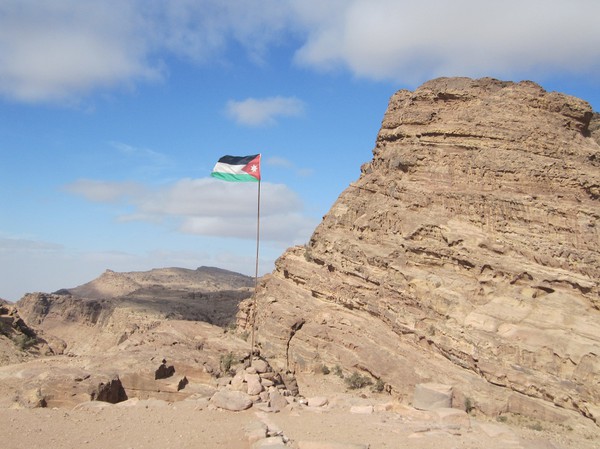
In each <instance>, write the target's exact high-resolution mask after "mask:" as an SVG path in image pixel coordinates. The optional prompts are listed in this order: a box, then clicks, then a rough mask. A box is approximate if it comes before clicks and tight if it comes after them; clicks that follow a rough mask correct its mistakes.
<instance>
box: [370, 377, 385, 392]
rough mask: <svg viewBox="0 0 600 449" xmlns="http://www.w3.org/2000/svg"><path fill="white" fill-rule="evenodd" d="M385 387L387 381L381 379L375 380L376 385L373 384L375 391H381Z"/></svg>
mask: <svg viewBox="0 0 600 449" xmlns="http://www.w3.org/2000/svg"><path fill="white" fill-rule="evenodd" d="M384 389H385V382H384V381H383V380H381V379H377V381H375V385H373V391H374V392H375V393H381V392H382V391H383V390H384Z"/></svg>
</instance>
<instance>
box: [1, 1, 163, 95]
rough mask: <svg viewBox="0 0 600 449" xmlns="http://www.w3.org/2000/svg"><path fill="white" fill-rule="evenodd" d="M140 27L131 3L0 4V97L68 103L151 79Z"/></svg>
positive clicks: (156, 75) (154, 72) (152, 71)
mask: <svg viewBox="0 0 600 449" xmlns="http://www.w3.org/2000/svg"><path fill="white" fill-rule="evenodd" d="M142 25H143V17H142V16H141V14H140V12H139V10H137V9H136V8H135V3H134V2H131V1H121V0H108V1H104V2H91V1H79V0H56V1H52V2H45V1H36V0H5V1H3V2H2V4H0V93H2V94H4V95H5V96H8V97H11V98H14V99H17V100H22V101H28V102H36V101H54V100H61V101H65V100H67V101H72V100H76V99H77V96H78V95H80V94H82V93H85V92H87V91H88V90H90V89H93V88H98V87H109V88H110V87H114V86H115V85H119V84H123V83H129V82H132V81H138V80H142V79H143V80H150V79H157V78H159V77H160V70H159V69H158V68H157V67H153V66H152V65H150V64H148V62H147V59H146V56H147V52H148V42H147V38H146V37H145V36H144V33H140V30H141V29H143V26H142Z"/></svg>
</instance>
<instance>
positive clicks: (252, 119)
mask: <svg viewBox="0 0 600 449" xmlns="http://www.w3.org/2000/svg"><path fill="white" fill-rule="evenodd" d="M226 111H227V114H228V115H229V117H231V118H232V119H233V120H235V121H236V122H237V123H239V124H242V125H247V126H261V125H273V124H275V123H276V118H277V117H296V116H299V115H302V113H303V112H304V103H303V102H302V101H301V100H299V99H298V98H295V97H270V98H263V99H257V98H247V99H246V100H242V101H234V100H231V101H229V102H228V103H227V108H226Z"/></svg>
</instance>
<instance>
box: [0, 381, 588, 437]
mask: <svg viewBox="0 0 600 449" xmlns="http://www.w3.org/2000/svg"><path fill="white" fill-rule="evenodd" d="M298 384H299V388H300V391H301V392H303V394H304V395H305V397H306V398H307V402H308V404H306V405H303V404H302V401H300V402H298V403H295V404H294V405H293V406H290V407H288V408H286V409H285V410H282V411H281V412H279V413H267V412H264V411H262V410H260V409H257V408H256V407H252V408H250V409H248V410H245V411H241V412H232V411H226V410H221V409H217V408H216V407H214V406H213V405H212V404H211V403H210V401H208V400H207V399H206V398H204V399H188V400H185V401H181V402H167V401H162V400H156V399H148V400H139V399H130V400H128V401H125V402H123V403H120V404H116V405H113V404H108V403H103V402H88V403H83V404H80V405H79V406H77V407H75V408H74V409H64V408H35V409H24V408H20V409H17V408H4V409H0V421H1V422H2V427H1V429H0V435H1V438H2V447H3V448H5V449H20V448H23V447H35V446H41V445H43V446H45V447H49V448H53V449H67V448H75V447H78V448H89V449H101V448H106V447H111V448H114V449H134V448H135V449H142V448H144V449H159V448H160V449H163V448H190V449H191V448H227V449H250V448H286V447H288V448H298V449H359V448H370V449H389V448H407V449H427V448H437V449H459V448H460V449H477V448H490V449H505V448H515V449H519V448H523V449H525V448H532V449H571V448H572V449H597V448H599V447H600V432H599V431H598V428H597V427H596V426H595V425H594V424H592V423H586V422H585V421H581V420H580V419H574V421H573V422H572V423H563V424H560V425H557V424H549V423H544V422H538V421H534V420H526V419H524V418H522V417H518V416H505V417H503V419H500V420H499V419H491V418H487V417H483V416H471V415H466V414H465V415H460V414H456V415H454V414H452V416H449V415H445V414H444V413H440V412H439V411H433V412H431V411H430V412H427V411H419V410H416V409H413V408H412V407H410V406H408V405H406V404H402V403H400V402H399V401H397V400H395V399H394V398H391V397H390V396H389V395H386V394H385V393H373V392H371V391H370V390H364V391H362V392H354V391H352V392H350V391H348V390H347V389H346V388H345V387H344V384H343V382H342V381H341V380H340V379H339V378H336V377H335V376H333V375H328V376H325V375H322V374H316V373H309V374H305V375H302V376H298ZM323 398H325V399H326V400H327V404H326V405H322V406H311V405H310V402H311V401H312V400H314V399H316V400H322V399H323Z"/></svg>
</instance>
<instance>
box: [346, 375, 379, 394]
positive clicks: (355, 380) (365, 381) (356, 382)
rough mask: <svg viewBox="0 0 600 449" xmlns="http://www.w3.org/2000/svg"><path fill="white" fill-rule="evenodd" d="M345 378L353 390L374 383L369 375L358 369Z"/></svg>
mask: <svg viewBox="0 0 600 449" xmlns="http://www.w3.org/2000/svg"><path fill="white" fill-rule="evenodd" d="M344 380H345V382H346V385H348V388H350V389H351V390H358V389H360V388H364V387H366V386H368V385H372V384H373V382H372V381H371V379H369V378H368V377H367V376H361V375H360V374H359V373H357V372H356V371H354V372H353V373H352V374H351V375H350V377H347V378H346V379H344Z"/></svg>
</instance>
